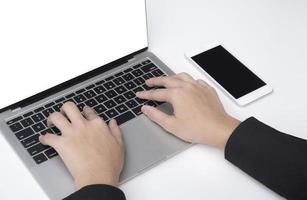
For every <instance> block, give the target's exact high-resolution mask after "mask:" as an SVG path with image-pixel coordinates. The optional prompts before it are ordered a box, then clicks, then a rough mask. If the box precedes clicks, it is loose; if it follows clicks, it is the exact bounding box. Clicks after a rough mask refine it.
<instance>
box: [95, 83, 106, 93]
mask: <svg viewBox="0 0 307 200" xmlns="http://www.w3.org/2000/svg"><path fill="white" fill-rule="evenodd" d="M94 91H95V92H96V93H97V94H101V93H103V92H105V91H106V89H104V87H103V86H102V85H99V86H98V87H95V88H94Z"/></svg>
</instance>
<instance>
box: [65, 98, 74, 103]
mask: <svg viewBox="0 0 307 200" xmlns="http://www.w3.org/2000/svg"><path fill="white" fill-rule="evenodd" d="M67 102H73V103H75V101H74V100H73V99H66V100H65V101H64V102H63V104H64V103H67Z"/></svg>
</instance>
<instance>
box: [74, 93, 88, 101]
mask: <svg viewBox="0 0 307 200" xmlns="http://www.w3.org/2000/svg"><path fill="white" fill-rule="evenodd" d="M74 100H75V101H76V102H77V103H81V102H83V101H85V100H86V98H85V96H83V95H82V94H80V95H78V96H76V97H74Z"/></svg>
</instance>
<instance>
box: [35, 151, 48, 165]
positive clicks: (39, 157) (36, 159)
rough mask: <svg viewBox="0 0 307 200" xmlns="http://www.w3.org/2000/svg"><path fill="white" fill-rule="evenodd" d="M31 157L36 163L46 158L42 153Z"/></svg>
mask: <svg viewBox="0 0 307 200" xmlns="http://www.w3.org/2000/svg"><path fill="white" fill-rule="evenodd" d="M33 159H34V161H35V162H36V164H41V163H43V162H45V161H47V160H48V159H47V158H46V156H45V155H44V154H42V153H40V154H38V155H37V156H34V157H33Z"/></svg>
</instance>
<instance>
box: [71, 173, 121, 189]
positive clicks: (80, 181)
mask: <svg viewBox="0 0 307 200" xmlns="http://www.w3.org/2000/svg"><path fill="white" fill-rule="evenodd" d="M97 184H102V185H111V186H114V187H117V186H118V178H116V177H115V176H113V175H109V174H104V175H102V174H100V175H99V174H96V175H85V176H80V177H77V178H75V189H76V190H80V189H81V188H83V187H85V186H88V185H97Z"/></svg>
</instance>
